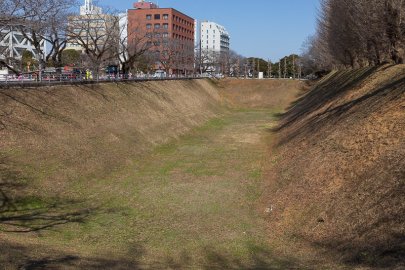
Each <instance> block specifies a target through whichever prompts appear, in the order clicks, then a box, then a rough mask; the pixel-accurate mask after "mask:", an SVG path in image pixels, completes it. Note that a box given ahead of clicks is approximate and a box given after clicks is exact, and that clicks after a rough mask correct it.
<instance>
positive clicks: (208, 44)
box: [200, 21, 230, 53]
mask: <svg viewBox="0 0 405 270" xmlns="http://www.w3.org/2000/svg"><path fill="white" fill-rule="evenodd" d="M200 28H201V29H200V42H201V49H203V50H210V51H214V52H219V53H223V52H228V51H229V45H230V36H229V33H228V32H227V31H226V29H225V27H223V26H222V25H219V24H217V23H215V22H210V21H203V22H201V27H200Z"/></svg>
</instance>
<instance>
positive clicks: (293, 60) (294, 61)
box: [292, 54, 295, 80]
mask: <svg viewBox="0 0 405 270" xmlns="http://www.w3.org/2000/svg"><path fill="white" fill-rule="evenodd" d="M292 69H293V71H292V72H293V78H294V80H295V54H293V68H292Z"/></svg>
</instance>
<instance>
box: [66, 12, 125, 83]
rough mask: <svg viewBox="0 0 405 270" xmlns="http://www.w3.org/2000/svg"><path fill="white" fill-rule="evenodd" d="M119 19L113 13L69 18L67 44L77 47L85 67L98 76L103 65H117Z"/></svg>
mask: <svg viewBox="0 0 405 270" xmlns="http://www.w3.org/2000/svg"><path fill="white" fill-rule="evenodd" d="M119 23H120V18H119V16H117V15H116V14H115V13H107V12H106V13H103V14H101V13H100V14H86V15H80V16H71V17H70V18H69V23H68V28H67V33H68V38H69V43H72V44H76V45H79V47H80V48H81V49H82V52H83V53H84V54H85V56H86V57H87V61H86V62H87V66H88V67H90V68H91V69H93V70H94V71H95V72H96V74H97V75H98V74H99V72H100V68H101V67H102V65H104V64H110V63H114V64H118V62H119V59H118V57H117V56H118V55H120V51H119V50H120V28H119Z"/></svg>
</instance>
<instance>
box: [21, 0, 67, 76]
mask: <svg viewBox="0 0 405 270" xmlns="http://www.w3.org/2000/svg"><path fill="white" fill-rule="evenodd" d="M22 4H23V5H22V7H21V9H22V17H21V18H20V20H19V22H18V23H17V26H18V31H19V32H21V34H22V35H23V36H24V37H25V38H26V39H27V40H28V42H30V43H31V45H32V46H33V47H34V48H35V50H36V52H37V54H38V59H37V60H38V63H39V72H40V74H41V72H42V70H43V69H44V68H45V66H46V63H47V61H48V60H49V59H52V60H54V62H55V63H56V62H57V63H60V62H61V53H62V51H63V49H64V48H65V43H66V33H65V28H64V26H65V25H66V24H64V22H66V17H67V16H68V14H69V13H68V12H69V10H70V9H71V8H72V7H73V6H74V5H75V2H74V1H73V0H23V2H22ZM46 42H49V43H50V44H51V49H50V50H49V51H48V50H47V49H46V46H45V43H46ZM40 77H41V76H40Z"/></svg>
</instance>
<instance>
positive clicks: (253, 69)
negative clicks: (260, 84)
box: [252, 58, 256, 78]
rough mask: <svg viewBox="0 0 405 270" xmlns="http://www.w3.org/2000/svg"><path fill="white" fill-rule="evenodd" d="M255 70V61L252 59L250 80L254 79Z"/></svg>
mask: <svg viewBox="0 0 405 270" xmlns="http://www.w3.org/2000/svg"><path fill="white" fill-rule="evenodd" d="M255 68H256V61H255V59H254V58H253V59H252V78H254V77H255Z"/></svg>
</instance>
